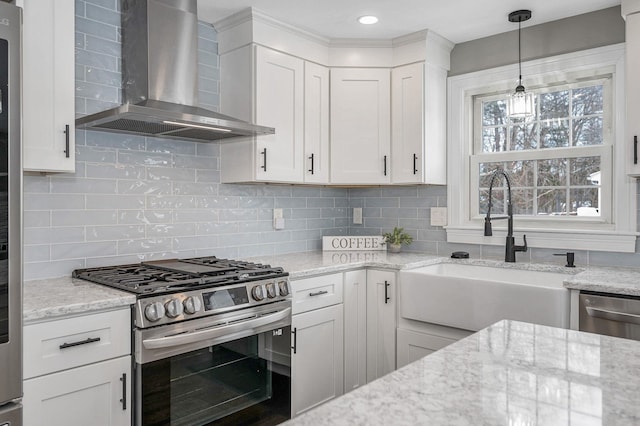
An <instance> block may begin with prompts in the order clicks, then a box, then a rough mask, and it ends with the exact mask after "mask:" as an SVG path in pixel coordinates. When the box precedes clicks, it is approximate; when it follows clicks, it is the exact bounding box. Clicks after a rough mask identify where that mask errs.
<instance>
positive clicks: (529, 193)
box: [511, 189, 533, 215]
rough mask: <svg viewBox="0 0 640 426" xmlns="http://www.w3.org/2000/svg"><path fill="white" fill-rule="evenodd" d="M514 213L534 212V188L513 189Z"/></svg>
mask: <svg viewBox="0 0 640 426" xmlns="http://www.w3.org/2000/svg"><path fill="white" fill-rule="evenodd" d="M511 197H513V198H512V200H511V203H512V204H513V214H520V215H524V214H526V215H532V214H533V189H515V190H512V191H511Z"/></svg>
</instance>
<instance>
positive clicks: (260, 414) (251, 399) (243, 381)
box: [138, 327, 291, 426]
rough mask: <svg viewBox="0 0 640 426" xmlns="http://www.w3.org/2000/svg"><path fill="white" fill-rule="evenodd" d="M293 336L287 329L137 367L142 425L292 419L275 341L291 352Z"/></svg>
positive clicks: (287, 371)
mask: <svg viewBox="0 0 640 426" xmlns="http://www.w3.org/2000/svg"><path fill="white" fill-rule="evenodd" d="M290 334H291V330H290V327H286V328H282V329H278V330H275V331H269V332H266V333H262V334H260V335H254V336H250V337H246V338H242V339H238V340H234V341H231V342H227V343H223V344H219V345H215V346H210V347H207V348H203V349H199V350H196V351H192V352H188V353H185V354H180V355H176V356H173V357H171V358H167V359H162V360H158V361H154V362H150V363H147V364H142V365H138V368H140V369H141V371H140V372H139V374H140V373H141V374H140V375H139V377H140V380H141V383H140V384H139V385H140V386H141V407H140V409H141V415H142V424H143V425H167V424H171V425H172V426H181V425H222V424H229V425H231V424H234V425H238V424H243V425H249V424H261V425H273V424H278V423H281V422H283V421H285V420H287V419H289V417H290V410H291V408H290V400H291V398H290V377H289V376H290V368H289V365H283V364H280V363H278V362H277V361H278V360H276V359H275V358H274V356H273V353H274V350H277V349H278V348H274V342H276V343H277V338H281V339H282V340H283V342H282V343H283V344H282V345H281V346H284V347H286V348H287V351H288V350H289V348H290V344H289V342H290ZM273 336H276V337H273ZM284 340H286V342H284ZM285 345H286V346H285Z"/></svg>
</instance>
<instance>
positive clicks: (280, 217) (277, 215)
mask: <svg viewBox="0 0 640 426" xmlns="http://www.w3.org/2000/svg"><path fill="white" fill-rule="evenodd" d="M273 229H284V214H283V211H282V209H273Z"/></svg>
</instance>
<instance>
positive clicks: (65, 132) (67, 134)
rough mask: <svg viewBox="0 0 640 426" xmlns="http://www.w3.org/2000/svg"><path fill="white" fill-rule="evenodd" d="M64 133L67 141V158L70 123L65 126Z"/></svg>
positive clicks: (66, 153)
mask: <svg viewBox="0 0 640 426" xmlns="http://www.w3.org/2000/svg"><path fill="white" fill-rule="evenodd" d="M64 134H65V142H66V145H65V146H66V148H65V150H64V153H65V155H66V156H67V158H69V125H68V124H66V125H65V126H64Z"/></svg>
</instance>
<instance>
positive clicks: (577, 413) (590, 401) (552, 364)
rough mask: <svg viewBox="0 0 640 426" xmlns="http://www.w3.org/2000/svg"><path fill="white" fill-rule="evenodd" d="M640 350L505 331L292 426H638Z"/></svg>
mask: <svg viewBox="0 0 640 426" xmlns="http://www.w3.org/2000/svg"><path fill="white" fill-rule="evenodd" d="M638 353H640V342H637V341H633V340H627V339H619V338H614V337H608V336H601V335H597V334H590V333H582V332H578V331H572V330H565V329H559V328H553V327H547V326H541V325H534V324H527V323H522V322H515V321H500V322H498V323H496V324H494V325H492V326H489V327H487V328H485V329H483V330H481V331H479V332H477V333H475V334H473V335H471V336H469V337H467V338H465V339H462V340H460V341H458V342H456V343H454V344H452V345H450V346H447V347H446V348H444V349H441V350H439V351H437V352H434V353H433V354H430V355H428V356H426V357H424V358H422V359H420V360H418V361H416V362H414V363H412V364H409V365H407V366H405V367H403V368H401V369H399V370H397V371H395V372H392V373H390V374H388V375H386V376H384V377H382V378H380V379H378V380H376V381H374V382H371V383H369V384H367V385H365V386H362V387H361V388H358V389H356V390H354V391H352V392H350V393H348V394H346V395H343V396H341V397H339V398H336V399H334V400H332V401H329V402H327V403H326V404H324V405H321V406H319V407H317V408H315V409H312V410H310V411H309V412H307V413H305V414H302V415H301V416H298V417H296V418H295V419H292V420H290V421H289V422H287V423H285V425H288V426H294V425H299V426H307V425H309V426H321V425H331V426H341V425H344V426H347V425H348V426H353V425H385V426H386V425H394V426H396V425H581V426H588V425H632V424H635V425H637V424H640V357H639V356H638Z"/></svg>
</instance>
